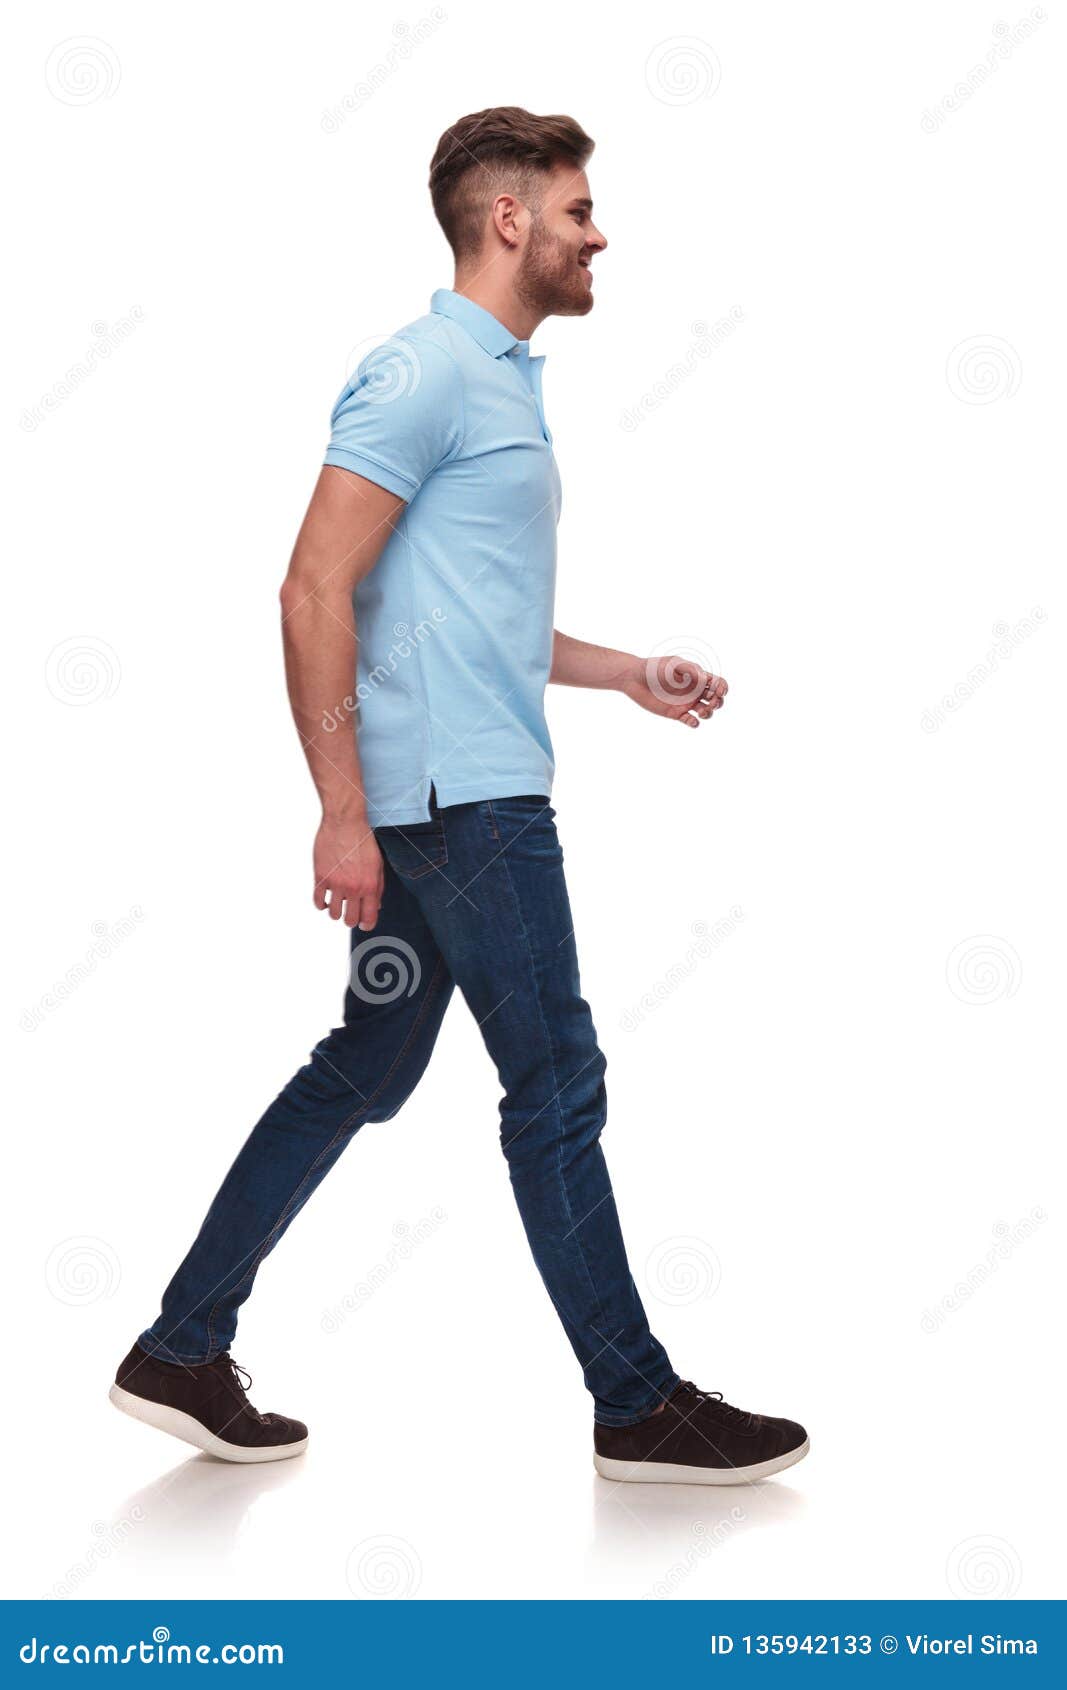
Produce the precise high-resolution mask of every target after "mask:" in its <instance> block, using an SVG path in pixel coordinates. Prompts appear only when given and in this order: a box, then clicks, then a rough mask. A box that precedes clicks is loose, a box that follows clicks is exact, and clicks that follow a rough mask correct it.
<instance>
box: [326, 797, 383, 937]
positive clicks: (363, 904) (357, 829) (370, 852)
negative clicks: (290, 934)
mask: <svg viewBox="0 0 1067 1690" xmlns="http://www.w3.org/2000/svg"><path fill="white" fill-rule="evenodd" d="M384 887H385V868H384V866H383V864H382V853H381V851H380V850H379V849H378V841H377V840H376V839H375V837H374V834H373V832H372V830H371V827H370V824H369V822H368V821H367V818H366V816H365V815H364V816H360V817H358V818H355V819H344V818H334V817H330V816H324V817H323V819H322V824H321V826H320V827H319V831H318V833H317V834H316V835H315V906H316V908H317V909H320V910H327V909H328V910H329V912H330V915H331V916H332V918H333V920H334V921H340V919H341V917H342V914H343V916H344V920H345V925H346V926H347V927H357V926H358V927H359V928H360V930H361V931H364V932H366V931H367V930H369V929H370V928H372V927H374V926H375V925H376V924H377V921H378V910H379V908H380V906H381V901H382V892H383V890H384Z"/></svg>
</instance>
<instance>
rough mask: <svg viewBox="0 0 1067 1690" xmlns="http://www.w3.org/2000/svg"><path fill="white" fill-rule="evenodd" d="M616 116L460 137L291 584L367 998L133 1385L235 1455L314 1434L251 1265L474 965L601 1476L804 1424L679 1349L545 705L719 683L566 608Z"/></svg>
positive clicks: (351, 393)
mask: <svg viewBox="0 0 1067 1690" xmlns="http://www.w3.org/2000/svg"><path fill="white" fill-rule="evenodd" d="M592 150H593V143H592V141H591V140H590V139H589V137H588V136H587V135H586V133H585V132H584V130H583V129H581V128H580V127H579V125H578V124H577V123H575V122H574V120H573V119H572V118H569V117H535V116H533V115H531V114H530V113H529V112H526V111H523V110H520V109H519V108H517V107H496V108H492V109H490V110H488V111H484V112H478V113H476V114H474V115H472V116H469V117H465V118H462V119H460V121H459V122H457V123H456V124H454V125H453V126H452V127H451V128H450V129H449V130H447V131H446V132H445V134H444V135H443V136H442V138H441V141H440V143H439V144H438V147H437V151H436V153H435V155H434V158H433V162H432V165H431V171H430V191H431V197H432V200H433V206H434V210H435V212H436V215H437V217H438V220H439V222H440V224H441V227H442V228H443V230H444V233H445V235H446V237H447V239H448V241H449V244H450V246H451V248H452V251H453V253H454V256H455V280H454V285H453V287H451V288H441V289H438V291H437V292H436V293H434V295H433V297H432V299H431V302H430V310H429V312H428V313H427V314H426V315H425V316H423V317H419V318H418V319H417V320H416V321H415V322H413V323H410V324H408V325H407V327H405V328H403V329H401V330H400V331H399V332H398V333H397V334H396V335H395V336H394V337H393V338H392V339H391V340H389V341H388V342H386V343H385V345H384V346H382V347H381V348H379V349H378V350H377V351H376V352H375V353H373V354H371V355H370V357H369V358H367V359H365V360H364V362H363V363H362V364H361V366H360V368H359V369H358V370H357V371H356V372H355V374H354V376H353V378H352V380H351V381H350V382H349V383H348V385H347V386H346V387H345V389H344V391H343V393H342V394H341V396H340V399H339V400H338V402H337V405H336V407H335V409H334V412H333V417H332V432H331V438H330V443H329V448H328V450H327V452H326V460H325V464H324V466H323V468H322V471H321V473H320V476H319V480H318V484H317V486H316V488H315V491H314V494H313V496H312V499H311V503H310V506H309V508H308V511H307V515H306V516H305V519H304V523H303V526H302V528H301V530H300V534H299V536H298V538H297V542H296V546H295V549H294V551H293V555H292V560H291V562H290V565H289V572H288V575H287V577H286V580H285V583H284V586H283V588H282V594H281V598H282V611H283V626H284V637H285V659H286V674H287V679H288V687H289V696H290V699H291V702H292V708H293V714H294V717H295V719H296V724H297V728H298V730H299V732H300V736H301V740H302V743H303V747H304V751H305V754H306V756H307V761H308V765H309V768H310V771H311V775H312V778H313V779H314V782H315V785H316V787H317V789H318V793H319V796H320V798H321V800H322V821H321V825H320V826H319V830H318V834H317V837H316V840H315V849H314V873H315V903H316V905H317V906H318V908H319V909H321V910H325V911H328V912H329V915H330V917H331V918H332V919H333V920H334V921H343V922H344V923H345V924H346V925H347V926H348V927H349V928H350V929H351V964H350V974H349V985H348V989H347V992H346V995H345V1010H344V1023H343V1025H342V1026H340V1027H338V1028H335V1029H334V1031H333V1032H331V1033H330V1034H329V1035H328V1037H326V1038H324V1039H323V1040H322V1042H321V1043H320V1044H319V1045H317V1046H316V1048H315V1050H314V1051H313V1052H312V1055H311V1058H310V1061H309V1062H308V1063H307V1064H306V1066H305V1067H303V1068H301V1069H300V1071H299V1072H298V1073H297V1074H296V1075H294V1077H293V1078H292V1079H291V1080H290V1081H289V1083H288V1085H287V1086H286V1087H285V1088H284V1090H283V1091H282V1092H281V1094H280V1095H279V1097H278V1098H277V1099H276V1100H275V1102H274V1103H273V1104H271V1106H270V1108H269V1109H268V1110H267V1112H266V1114H265V1115H264V1116H263V1117H262V1119H261V1120H260V1121H259V1123H258V1125H257V1126H256V1127H255V1128H254V1130H253V1131H252V1133H251V1135H250V1137H249V1138H248V1140H247V1141H246V1143H245V1145H244V1147H243V1149H242V1150H241V1151H240V1153H239V1154H238V1156H237V1159H236V1161H235V1162H234V1164H233V1166H232V1168H231V1169H230V1171H229V1173H228V1174H227V1176H226V1179H225V1180H224V1182H223V1184H222V1187H221V1189H220V1190H219V1192H218V1194H217V1195H216V1197H215V1199H214V1201H213V1203H212V1205H211V1207H210V1209H209V1210H208V1213H207V1216H206V1218H205V1220H204V1222H203V1225H202V1226H201V1228H200V1232H199V1234H198V1235H197V1237H196V1239H195V1241H194V1243H193V1245H192V1247H191V1249H190V1251H189V1253H188V1255H187V1256H186V1258H185V1260H184V1261H183V1262H182V1264H181V1266H180V1267H179V1268H178V1270H177V1272H176V1274H175V1275H174V1277H173V1279H172V1280H171V1282H170V1284H169V1285H168V1286H167V1289H166V1291H165V1293H164V1296H163V1305H162V1311H161V1313H160V1315H159V1318H158V1319H157V1320H156V1321H155V1323H154V1324H153V1325H152V1326H150V1327H148V1328H147V1330H146V1331H144V1332H142V1334H141V1335H140V1337H139V1338H138V1340H137V1342H136V1343H135V1344H134V1345H133V1347H132V1349H131V1350H130V1352H129V1354H128V1355H127V1356H126V1357H125V1359H124V1360H123V1361H122V1363H121V1364H120V1366H119V1369H118V1373H117V1375H116V1380H115V1384H114V1386H113V1387H112V1391H111V1396H112V1400H113V1401H114V1402H115V1403H116V1405H117V1406H118V1407H119V1408H121V1409H123V1410H124V1411H125V1412H127V1413H129V1414H132V1415H134V1416H135V1417H137V1418H138V1419H141V1420H144V1421H147V1422H149V1423H150V1424H152V1425H154V1426H157V1427H159V1428H161V1429H162V1430H164V1431H168V1432H171V1433H173V1434H175V1435H176V1436H178V1437H181V1438H184V1439H186V1441H188V1442H190V1443H192V1444H195V1445H197V1446H198V1447H199V1448H201V1449H205V1450H208V1451H209V1452H210V1453H212V1454H213V1455H216V1456H221V1457H223V1458H225V1459H227V1460H231V1461H269V1460H276V1459H279V1458H281V1457H285V1456H292V1455H298V1454H299V1453H301V1451H302V1450H303V1449H304V1448H305V1447H306V1444H307V1435H308V1434H307V1428H306V1426H305V1425H304V1424H303V1423H302V1422H300V1421H298V1420H293V1419H289V1418H286V1417H284V1416H282V1415H279V1414H260V1413H258V1412H257V1410H255V1409H254V1408H253V1407H252V1405H251V1403H250V1402H249V1400H248V1397H247V1395H246V1391H247V1389H248V1388H249V1386H250V1384H251V1381H250V1380H248V1379H247V1375H243V1374H242V1371H241V1370H240V1369H239V1368H238V1367H237V1364H236V1363H235V1362H234V1361H233V1360H232V1357H231V1355H230V1345H231V1343H232V1341H233V1338H234V1333H235V1330H236V1325H237V1314H238V1310H239V1308H240V1306H241V1304H242V1303H243V1302H244V1301H245V1299H246V1298H247V1297H248V1295H249V1293H250V1292H251V1290H252V1286H253V1283H254V1280H255V1275H256V1270H257V1268H258V1267H259V1264H260V1263H261V1261H262V1260H263V1258H264V1256H265V1255H266V1254H267V1253H268V1251H270V1250H272V1249H273V1248H274V1246H275V1244H277V1242H278V1240H279V1239H280V1238H281V1236H282V1234H283V1233H284V1232H285V1230H286V1228H287V1227H288V1226H289V1224H290V1222H291V1221H292V1220H293V1219H294V1217H295V1216H296V1215H297V1214H298V1213H299V1211H300V1210H301V1209H302V1208H303V1206H304V1204H305V1203H306V1202H307V1201H308V1199H309V1198H310V1197H311V1195H312V1193H313V1192H314V1191H315V1189H316V1187H317V1186H318V1185H319V1183H320V1182H321V1180H322V1179H323V1178H324V1177H325V1175H326V1174H327V1173H328V1172H329V1170H330V1168H331V1167H332V1166H333V1164H334V1163H335V1162H336V1161H337V1159H338V1157H339V1156H340V1155H341V1153H342V1151H343V1150H344V1149H345V1147H346V1146H347V1145H348V1144H349V1142H350V1141H351V1139H352V1138H353V1137H354V1136H355V1135H356V1133H357V1132H358V1131H359V1129H360V1127H361V1126H363V1124H364V1123H365V1122H367V1121H386V1120H389V1119H390V1118H391V1117H392V1116H393V1115H395V1114H396V1113H397V1111H398V1110H399V1109H400V1108H401V1106H402V1105H403V1103H404V1102H405V1100H406V1099H407V1097H408V1096H410V1094H411V1092H412V1090H413V1089H414V1087H415V1086H416V1084H417V1083H418V1080H419V1078H420V1076H421V1074H422V1073H423V1070H424V1069H425V1067H426V1064H427V1061H428V1060H429V1057H430V1053H431V1051H432V1049H433V1045H434V1040H435V1038H436V1036H437V1032H438V1029H439V1027H440V1025H441V1021H442V1017H443V1016H444V1013H445V1009H446V1008H447V1006H448V1003H449V1000H450V998H451V996H452V993H453V990H454V988H455V987H457V986H458V988H459V991H460V993H461V995H462V996H463V997H464V998H465V1000H466V1002H467V1004H468V1006H469V1008H470V1010H471V1012H472V1013H473V1015H474V1016H475V1018H476V1019H477V1022H478V1025H479V1027H480V1029H481V1033H482V1036H483V1038H484V1040H485V1044H486V1046H487V1049H488V1052H489V1054H490V1056H491V1057H492V1059H493V1061H494V1062H495V1064H496V1068H497V1072H498V1074H499V1077H500V1082H501V1085H502V1087H503V1093H504V1095H503V1098H502V1100H501V1104H500V1119H501V1143H502V1148H503V1151H504V1154H505V1157H506V1158H507V1164H508V1169H509V1173H510V1177H511V1183H512V1186H513V1188H514V1193H515V1198H516V1201H517V1203H518V1206H519V1210H520V1213H521V1216H522V1221H523V1225H524V1227H525V1230H526V1234H527V1237H528V1239H529V1243H530V1248H531V1250H532V1252H533V1256H534V1260H535V1262H536V1264H537V1267H538V1270H539V1271H540V1274H541V1277H542V1279H543V1281H544V1284H545V1288H546V1290H547V1291H548V1294H549V1296H550V1297H551V1299H552V1302H553V1304H554V1306H555V1309H556V1312H557V1314H558V1315H559V1319H560V1321H561V1323H562V1326H563V1329H564V1331H565V1333H566V1335H567V1338H568V1339H569V1341H570V1343H571V1346H572V1347H573V1349H574V1352H575V1355H576V1356H577V1358H578V1361H579V1364H580V1366H581V1368H582V1370H583V1374H584V1378H585V1383H586V1386H587V1388H588V1390H589V1392H590V1393H591V1395H592V1397H593V1404H594V1460H595V1462H596V1466H597V1469H598V1471H599V1472H600V1473H602V1474H604V1475H605V1476H606V1477H610V1478H614V1479H632V1480H681V1481H687V1482H698V1483H708V1484H724V1483H737V1482H741V1481H745V1480H751V1479H756V1478H762V1477H764V1476H766V1475H767V1474H770V1473H774V1472H778V1471H780V1470H781V1469H783V1468H785V1467H788V1466H790V1465H791V1464H792V1463H793V1462H795V1461H798V1460H800V1458H801V1457H802V1456H803V1455H804V1454H805V1453H806V1452H807V1448H808V1443H807V1435H806V1433H805V1432H804V1429H803V1427H801V1426H799V1425H797V1424H796V1423H795V1422H793V1421H789V1420H781V1419H772V1418H769V1417H767V1416H761V1415H756V1414H750V1413H746V1412H744V1411H743V1410H740V1409H736V1408H733V1407H731V1405H730V1404H728V1403H726V1402H724V1401H723V1400H722V1398H721V1396H720V1394H719V1393H718V1392H715V1393H709V1392H704V1391H699V1390H697V1389H696V1387H695V1386H694V1385H693V1384H691V1383H690V1382H688V1381H684V1380H682V1379H681V1378H680V1377H679V1375H678V1374H677V1373H676V1372H675V1370H674V1368H673V1367H672V1365H671V1362H670V1360H669V1359H668V1357H667V1354H666V1352H665V1351H664V1349H663V1346H662V1345H661V1344H660V1343H659V1342H658V1340H657V1339H656V1338H655V1337H654V1336H653V1334H652V1332H651V1331H650V1330H649V1326H648V1321H647V1319H646V1317H645V1311H644V1309H643V1308H642V1306H641V1300H640V1298H639V1296H638V1293H637V1289H636V1287H635V1285H634V1281H633V1278H632V1276H631V1273H630V1269H629V1266H628V1263H627V1259H626V1251H625V1247H624V1244H623V1239H622V1234H621V1231H620V1227H619V1218H618V1214H617V1211H616V1207H615V1200H614V1197H613V1195H612V1190H611V1185H610V1182H609V1179H608V1172H607V1168H606V1165H605V1161H604V1155H603V1152H602V1150H601V1147H600V1134H601V1129H602V1128H603V1126H604V1122H605V1110H606V1098H605V1088H604V1068H605V1063H604V1057H603V1055H602V1054H601V1051H600V1049H599V1047H598V1044H597V1038H596V1031H595V1028H594V1026H593V1021H592V1017H591V1015H590V1011H589V1006H588V1004H587V1003H586V1002H585V1001H584V999H583V998H582V995H581V989H580V983H579V976H578V963H577V956H576V951H575V941H574V936H573V923H572V919H571V911H570V906H569V903H568V898H567V888H566V884H565V881H564V874H563V866H562V853H561V851H560V848H559V844H558V841H557V836H556V828H555V812H554V811H553V809H552V807H551V804H550V802H549V798H550V794H551V790H552V777H553V756H552V746H551V742H550V740H549V735H548V729H547V727H546V725H545V716H544V693H545V687H546V684H547V683H548V682H549V681H553V682H556V683H558V684H560V685H563V686H579V687H594V688H601V689H614V690H616V691H620V692H623V693H625V694H626V695H627V696H628V697H629V698H630V699H632V700H633V702H634V703H635V704H637V705H639V706H641V707H642V708H643V709H646V710H650V711H652V712H653V713H654V714H656V715H658V716H662V717H664V718H665V719H667V720H670V721H675V722H681V723H683V724H685V725H686V726H688V727H690V728H696V727H698V726H699V725H700V723H701V722H702V721H705V720H707V719H708V718H710V716H711V715H712V714H713V712H715V711H717V710H718V709H720V708H721V707H722V705H723V703H724V701H725V697H726V691H727V688H726V682H725V681H724V680H721V679H720V678H718V677H717V676H714V675H710V674H707V673H705V672H704V671H703V670H701V669H698V668H697V667H696V666H695V665H692V664H686V663H684V662H683V661H682V660H681V659H678V658H674V659H672V658H669V657H668V658H661V659H652V660H649V661H648V662H646V661H645V660H644V659H642V658H640V657H637V656H633V655H630V654H627V653H625V652H620V651H612V650H609V649H606V648H605V647H602V646H596V645H588V644H586V643H585V642H584V641H581V640H577V639H572V638H570V637H568V636H567V635H565V634H561V633H559V632H558V631H556V630H554V627H553V595H554V583H555V570H556V523H557V518H558V515H559V508H560V481H559V474H558V471H557V468H556V462H555V458H554V456H553V451H552V435H551V432H550V430H549V427H548V423H547V421H546V418H545V409H544V403H543V398H542V391H541V366H542V363H543V359H541V358H537V357H531V355H530V346H529V341H530V337H531V335H532V334H533V332H534V330H535V329H536V328H537V326H538V324H539V323H540V322H542V321H543V319H544V318H545V317H547V316H551V315H559V316H578V317H580V316H585V315H586V314H587V313H588V312H589V311H590V310H591V309H592V306H593V292H592V269H591V266H592V262H593V260H594V259H595V258H596V257H597V256H598V255H599V254H600V253H602V252H603V251H604V248H605V246H606V245H607V242H606V241H605V239H604V236H603V235H602V234H601V232H600V230H599V229H598V228H597V226H596V224H595V223H594V221H593V202H592V199H591V197H590V192H589V183H588V179H587V177H586V173H585V166H586V164H587V162H588V160H589V157H590V154H591V153H592Z"/></svg>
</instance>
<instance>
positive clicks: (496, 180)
mask: <svg viewBox="0 0 1067 1690" xmlns="http://www.w3.org/2000/svg"><path fill="white" fill-rule="evenodd" d="M593 145H594V143H593V142H592V141H591V140H590V139H589V136H588V135H587V134H586V132H585V130H584V129H583V128H582V127H581V124H579V123H575V121H574V119H573V117H535V116H534V114H533V113H532V112H528V111H523V109H522V107H521V106H490V107H489V109H488V110H487V111H478V112H472V113H471V114H470V116H469V117H461V118H459V119H458V120H457V121H456V122H455V123H453V124H452V126H451V127H450V128H449V129H446V130H445V132H444V134H443V135H442V136H441V139H440V140H439V141H438V143H437V150H436V152H435V153H434V155H433V158H432V160H431V162H430V197H431V199H432V200H433V208H434V211H435V212H436V214H437V221H438V222H439V223H440V225H441V227H442V229H443V230H444V232H445V237H446V239H447V241H448V244H449V246H450V247H451V248H452V251H453V252H454V254H455V256H456V258H457V260H459V259H462V258H466V257H468V256H469V255H470V254H471V253H473V252H477V250H478V248H479V246H480V245H481V240H482V235H483V232H484V229H485V220H486V217H487V216H488V214H489V207H490V205H491V204H492V202H493V200H494V199H495V197H496V195H497V194H501V193H509V192H513V193H517V194H518V192H519V191H520V190H521V192H522V194H524V195H530V194H531V193H532V191H533V189H534V187H535V186H536V176H537V175H538V174H539V173H543V172H545V171H548V170H551V169H552V166H553V165H555V164H559V163H561V162H562V163H569V164H573V165H574V167H575V169H576V170H581V169H583V168H584V166H585V164H586V162H587V161H588V159H589V157H590V154H591V153H592V151H593ZM534 209H536V207H535V208H534Z"/></svg>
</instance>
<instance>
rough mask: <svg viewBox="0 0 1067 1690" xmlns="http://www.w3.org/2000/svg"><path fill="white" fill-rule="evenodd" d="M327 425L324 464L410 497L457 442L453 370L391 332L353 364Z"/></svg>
mask: <svg viewBox="0 0 1067 1690" xmlns="http://www.w3.org/2000/svg"><path fill="white" fill-rule="evenodd" d="M330 424H331V429H330V444H329V446H328V448H327V451H326V457H325V460H324V461H325V462H326V463H327V464H333V465H335V466H336V467H337V468H338V469H348V470H353V471H354V472H355V473H356V474H357V475H362V476H365V477H366V479H367V480H368V481H373V482H375V483H376V484H377V485H378V486H379V487H384V488H386V489H387V490H388V491H389V492H390V493H396V494H397V495H398V496H399V497H400V498H401V499H406V500H410V499H413V498H414V496H415V494H416V493H417V492H418V490H419V488H420V487H421V486H422V484H423V482H424V481H425V480H426V478H427V476H429V475H432V473H433V471H434V470H435V469H437V467H438V466H439V465H440V464H441V463H443V462H444V460H445V459H446V458H448V457H450V456H451V455H452V454H453V453H454V452H456V451H458V450H459V447H460V445H461V444H462V440H463V394H462V377H461V375H460V372H459V367H458V365H457V364H456V363H455V362H454V360H453V359H452V358H451V357H450V356H449V354H448V353H447V352H445V351H443V350H442V348H440V347H439V346H435V345H434V344H433V342H431V341H422V340H414V339H408V338H407V337H405V336H401V335H395V336H394V337H393V338H392V339H391V340H386V341H383V342H382V344H381V345H380V346H377V347H375V349H374V350H373V351H372V352H368V353H367V355H366V356H365V357H364V358H362V359H361V360H360V362H359V364H358V366H357V367H356V369H355V370H354V371H353V373H352V377H351V380H350V381H349V382H348V385H347V386H346V387H345V388H344V390H343V392H342V393H341V395H340V397H339V399H338V401H337V403H336V405H335V406H334V409H333V415H332V417H331V419H330Z"/></svg>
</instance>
